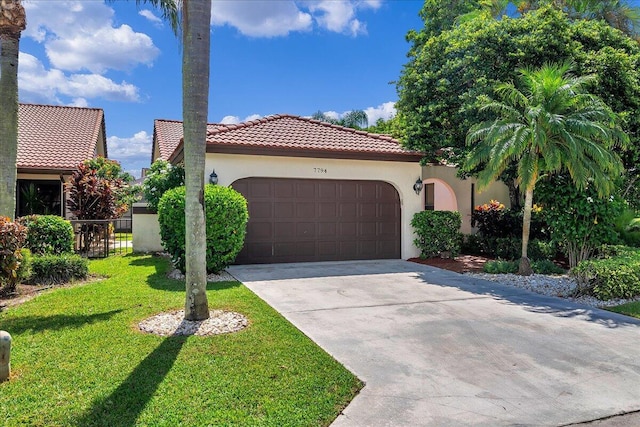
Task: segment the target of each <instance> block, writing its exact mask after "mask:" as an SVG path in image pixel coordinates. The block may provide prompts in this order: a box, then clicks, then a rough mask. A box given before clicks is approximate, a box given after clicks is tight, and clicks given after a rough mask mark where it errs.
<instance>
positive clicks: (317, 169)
mask: <svg viewBox="0 0 640 427" xmlns="http://www.w3.org/2000/svg"><path fill="white" fill-rule="evenodd" d="M313 171H314V172H315V173H327V169H326V168H313Z"/></svg>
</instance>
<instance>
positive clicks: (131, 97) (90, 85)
mask: <svg viewBox="0 0 640 427" xmlns="http://www.w3.org/2000/svg"><path fill="white" fill-rule="evenodd" d="M19 61H20V68H19V72H18V87H19V88H20V89H19V90H20V100H21V101H25V102H46V103H54V104H61V103H63V102H62V100H61V99H60V96H68V97H71V98H73V99H74V101H73V103H74V104H75V103H82V102H85V103H86V99H85V98H104V99H108V100H112V101H129V102H136V101H138V100H139V99H140V96H139V94H138V88H137V87H136V86H134V85H132V84H129V83H127V82H124V81H123V82H122V83H116V82H114V81H113V80H111V79H108V78H106V77H104V76H101V75H98V74H69V75H67V74H65V73H63V72H62V71H60V70H56V69H51V70H47V69H46V68H45V66H44V64H42V62H40V61H39V60H38V58H36V57H35V56H33V55H29V54H28V53H24V52H20V58H19Z"/></svg>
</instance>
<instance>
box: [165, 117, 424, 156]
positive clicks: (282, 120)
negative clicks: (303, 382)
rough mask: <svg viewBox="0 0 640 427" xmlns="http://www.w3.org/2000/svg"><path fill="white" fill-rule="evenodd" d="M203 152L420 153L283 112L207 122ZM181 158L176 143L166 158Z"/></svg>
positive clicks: (383, 137)
mask: <svg viewBox="0 0 640 427" xmlns="http://www.w3.org/2000/svg"><path fill="white" fill-rule="evenodd" d="M174 138H176V136H175V135H174ZM174 141H175V139H174ZM207 152H226V153H244V154H262V155H279V156H284V155H291V156H302V157H328V158H331V157H338V158H342V157H346V158H351V159H365V160H372V159H389V160H391V159H392V160H405V161H417V160H419V159H420V158H421V157H422V154H421V153H418V152H416V151H409V150H405V149H404V148H402V146H401V145H400V143H399V142H398V141H397V140H395V139H393V138H392V137H390V136H389V135H379V134H373V133H368V132H365V131H359V130H355V129H351V128H346V127H343V126H338V125H334V124H330V123H325V122H321V121H318V120H313V119H308V118H304V117H298V116H292V115H286V114H283V115H274V116H268V117H265V118H262V119H258V120H252V121H249V122H244V123H239V124H233V125H226V126H215V125H213V129H212V125H209V129H208V132H207ZM181 157H182V144H179V145H176V149H175V151H174V152H173V154H172V155H171V157H170V158H171V159H172V160H173V159H179V158H181Z"/></svg>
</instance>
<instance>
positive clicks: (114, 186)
mask: <svg viewBox="0 0 640 427" xmlns="http://www.w3.org/2000/svg"><path fill="white" fill-rule="evenodd" d="M66 186H67V189H68V190H69V201H68V206H69V210H70V211H71V212H72V213H73V214H74V215H75V216H76V217H77V218H78V219H114V218H119V217H121V216H122V214H124V213H125V212H126V211H127V209H128V208H129V207H128V205H127V204H126V203H125V202H124V201H123V200H122V199H119V198H118V195H119V194H121V193H120V190H121V189H122V187H124V186H126V183H124V182H123V181H122V180H121V179H107V178H101V177H100V176H98V170H97V169H94V168H92V167H91V166H90V165H88V164H87V163H84V162H83V163H81V164H79V165H78V167H77V168H76V170H75V171H74V172H73V174H72V175H71V178H70V179H69V181H68V182H67V184H66Z"/></svg>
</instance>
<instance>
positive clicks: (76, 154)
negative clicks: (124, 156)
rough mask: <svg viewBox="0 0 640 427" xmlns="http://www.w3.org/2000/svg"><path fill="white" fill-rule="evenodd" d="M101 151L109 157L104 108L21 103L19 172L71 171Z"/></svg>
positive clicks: (19, 116)
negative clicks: (99, 145)
mask: <svg viewBox="0 0 640 427" xmlns="http://www.w3.org/2000/svg"><path fill="white" fill-rule="evenodd" d="M98 144H102V146H101V147H98ZM100 152H103V153H104V156H105V157H106V156H107V147H106V135H105V123H104V112H103V111H102V109H100V108H79V107H63V106H54V105H37V104H19V106H18V159H17V167H18V171H29V170H41V171H42V170H64V171H70V170H74V169H75V168H76V166H78V164H79V163H81V162H82V161H83V160H86V159H89V158H93V157H95V155H96V153H100Z"/></svg>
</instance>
